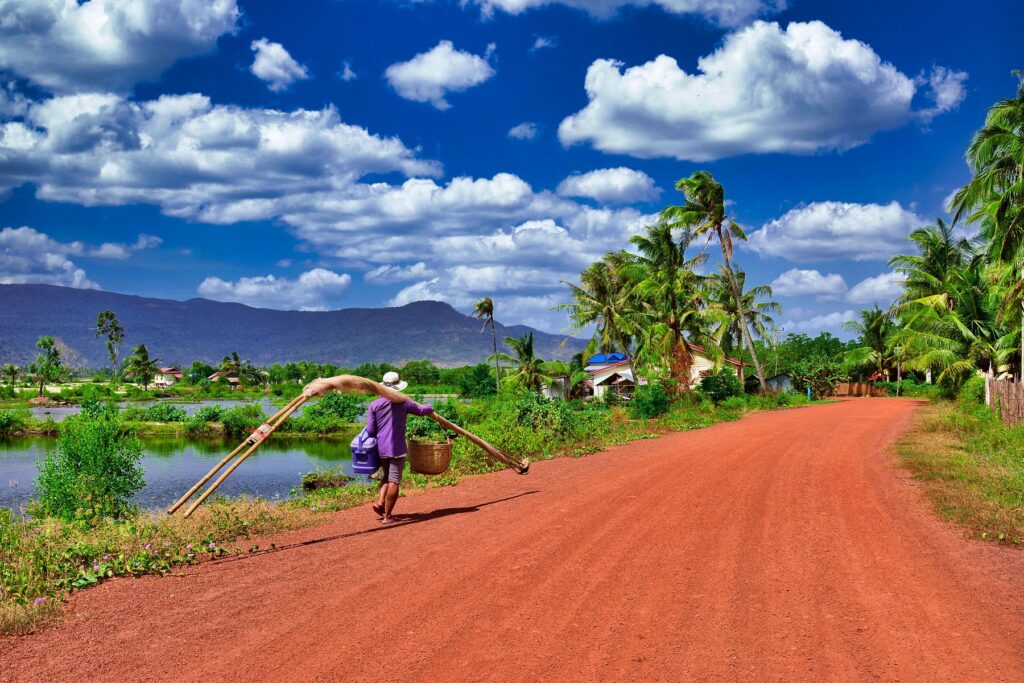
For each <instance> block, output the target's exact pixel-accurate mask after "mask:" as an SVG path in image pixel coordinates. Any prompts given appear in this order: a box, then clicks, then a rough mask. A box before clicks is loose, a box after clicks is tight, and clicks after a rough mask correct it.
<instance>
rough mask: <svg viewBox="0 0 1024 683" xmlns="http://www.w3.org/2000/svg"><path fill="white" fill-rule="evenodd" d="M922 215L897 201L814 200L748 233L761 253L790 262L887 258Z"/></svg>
mask: <svg viewBox="0 0 1024 683" xmlns="http://www.w3.org/2000/svg"><path fill="white" fill-rule="evenodd" d="M924 223H925V221H924V219H922V218H921V217H920V216H918V215H917V214H915V213H914V212H912V211H908V210H907V209H905V208H903V207H902V206H900V204H899V202H895V201H893V202H890V203H888V204H851V203H846V202H815V203H813V204H808V205H806V206H801V207H797V208H795V209H791V210H789V211H787V212H786V213H785V214H783V215H782V216H780V217H779V218H776V219H775V220H772V221H770V222H768V223H766V224H765V225H764V227H762V228H761V229H760V230H758V231H757V232H754V233H753V234H751V235H750V239H749V240H748V242H747V243H746V245H747V246H748V247H749V248H751V249H753V250H754V251H756V252H757V253H758V254H760V255H761V256H777V257H779V258H784V259H786V260H788V261H798V262H799V261H820V260H826V259H852V260H854V261H873V260H884V259H888V258H890V257H891V256H893V255H894V254H897V253H900V251H903V250H906V248H907V245H906V237H907V235H909V234H910V232H911V231H912V230H914V229H915V228H917V227H919V226H921V225H923V224H924Z"/></svg>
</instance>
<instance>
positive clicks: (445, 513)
mask: <svg viewBox="0 0 1024 683" xmlns="http://www.w3.org/2000/svg"><path fill="white" fill-rule="evenodd" d="M534 493H540V491H524V492H522V493H517V494H516V495H514V496H508V497H507V498H498V499H497V500H491V501H488V502H486V503H480V504H479V505H469V506H466V507H457V508H439V509H437V510H432V511H430V512H413V513H410V514H407V515H395V517H396V518H397V519H398V520H399V521H398V523H396V524H389V525H388V526H380V525H377V526H374V527H371V528H369V529H363V530H361V531H350V532H348V533H344V534H336V535H334V536H326V537H324V538H314V539H310V540H308V541H301V542H299V543H289V544H288V545H278V546H274V547H273V548H264V549H260V550H256V551H253V552H251V553H245V554H241V555H229V556H228V557H222V558H220V559H217V560H211V561H210V562H209V564H211V565H220V564H227V563H229V562H238V561H240V560H247V559H250V558H253V557H261V556H263V555H270V554H273V553H279V552H282V551H285V550H295V549H296V548H304V547H306V546H311V545H317V544H318V543H327V542H329V541H340V540H343V539H346V538H352V537H353V536H363V535H365V534H374V533H377V532H380V531H389V530H391V529H397V528H399V527H403V526H410V525H412V524H420V523H421V522H429V521H431V520H434V519H441V518H442V517H450V516H452V515H464V514H467V513H470V512H476V511H478V510H479V509H480V508H485V507H488V506H490V505H497V504H498V503H504V502H507V501H510V500H515V499H516V498H522V497H523V496H531V495H533V494H534Z"/></svg>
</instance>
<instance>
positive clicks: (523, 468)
mask: <svg viewBox="0 0 1024 683" xmlns="http://www.w3.org/2000/svg"><path fill="white" fill-rule="evenodd" d="M430 417H432V418H433V419H434V422H436V423H437V424H439V425H441V426H442V427H444V428H445V429H450V430H451V431H453V432H455V433H456V434H461V435H462V436H464V437H466V438H467V439H469V440H470V441H472V442H473V443H475V444H476V445H477V446H479V447H480V448H482V449H483V450H484V452H485V453H487V455H489V456H491V457H492V458H494V459H495V460H497V461H498V462H501V463H503V464H505V465H506V466H508V467H511V468H512V469H514V470H515V471H516V472H518V473H519V474H526V473H527V472H529V471H530V461H529V460H523V461H522V462H516V461H515V460H513V459H512V458H510V457H508V456H507V455H505V454H504V453H502V452H501V451H499V450H498V449H497V448H495V447H494V446H492V445H491V444H489V443H487V442H486V441H484V440H483V439H481V438H480V437H479V436H477V435H476V434H472V433H470V432H467V431H466V430H465V429H463V428H462V427H460V426H458V425H456V424H453V423H451V422H449V421H448V420H446V419H444V418H443V417H441V416H440V415H438V414H437V413H431V414H430Z"/></svg>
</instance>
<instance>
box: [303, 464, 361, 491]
mask: <svg viewBox="0 0 1024 683" xmlns="http://www.w3.org/2000/svg"><path fill="white" fill-rule="evenodd" d="M353 481H355V479H353V478H352V477H350V476H348V475H347V474H345V473H344V472H343V471H342V469H341V467H332V468H331V469H328V470H324V469H321V468H319V467H317V468H316V470H315V471H313V472H308V473H307V474H304V475H303V476H302V488H303V489H304V490H306V491H317V490H319V489H331V488H341V487H342V486H347V485H348V484H350V483H351V482H353Z"/></svg>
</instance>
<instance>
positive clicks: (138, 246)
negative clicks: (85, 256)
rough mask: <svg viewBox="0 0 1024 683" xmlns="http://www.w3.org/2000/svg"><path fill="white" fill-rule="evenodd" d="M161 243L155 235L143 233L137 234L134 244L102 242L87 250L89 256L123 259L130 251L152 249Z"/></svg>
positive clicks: (130, 253) (129, 254) (128, 255)
mask: <svg viewBox="0 0 1024 683" xmlns="http://www.w3.org/2000/svg"><path fill="white" fill-rule="evenodd" d="M163 243H164V241H163V240H162V239H160V238H159V237H157V236H156V235H147V234H145V233H143V234H141V235H139V237H138V239H137V240H135V244H124V243H123V242H104V243H103V244H101V245H100V246H98V247H96V248H95V249H92V250H91V251H89V256H94V257H96V258H109V259H118V260H124V259H127V258H128V257H130V256H131V255H132V252H136V251H142V250H143V249H153V248H155V247H159V246H160V245H161V244H163Z"/></svg>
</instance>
